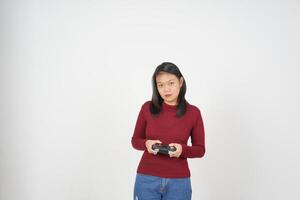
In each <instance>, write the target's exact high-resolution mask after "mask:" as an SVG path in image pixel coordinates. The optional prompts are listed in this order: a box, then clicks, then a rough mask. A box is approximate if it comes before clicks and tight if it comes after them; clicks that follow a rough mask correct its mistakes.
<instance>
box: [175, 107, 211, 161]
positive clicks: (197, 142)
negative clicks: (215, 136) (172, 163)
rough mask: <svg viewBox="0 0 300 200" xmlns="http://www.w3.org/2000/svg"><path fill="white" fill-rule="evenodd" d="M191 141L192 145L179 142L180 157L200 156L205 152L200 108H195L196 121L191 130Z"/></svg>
mask: <svg viewBox="0 0 300 200" xmlns="http://www.w3.org/2000/svg"><path fill="white" fill-rule="evenodd" d="M191 143H192V146H188V145H186V144H181V146H182V153H181V155H180V157H182V158H201V157H203V156H204V154H205V134H204V125H203V120H202V116H201V113H200V110H199V109H197V113H196V121H195V123H194V126H193V128H192V132H191Z"/></svg>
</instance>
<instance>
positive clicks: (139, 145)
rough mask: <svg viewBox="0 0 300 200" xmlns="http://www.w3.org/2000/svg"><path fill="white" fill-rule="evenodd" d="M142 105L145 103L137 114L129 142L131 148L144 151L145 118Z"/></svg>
mask: <svg viewBox="0 0 300 200" xmlns="http://www.w3.org/2000/svg"><path fill="white" fill-rule="evenodd" d="M144 107H145V104H144V105H143V106H142V107H141V109H140V112H139V114H138V117H137V120H136V124H135V128H134V132H133V136H132V138H131V144H132V146H133V148H135V149H137V150H141V151H144V150H146V144H145V142H146V135H145V129H146V123H147V122H146V119H145V117H144Z"/></svg>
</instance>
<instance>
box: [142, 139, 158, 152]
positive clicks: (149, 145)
mask: <svg viewBox="0 0 300 200" xmlns="http://www.w3.org/2000/svg"><path fill="white" fill-rule="evenodd" d="M156 143H162V142H161V141H160V140H147V141H146V142H145V144H146V148H147V150H148V152H149V153H151V154H154V155H156V154H157V152H158V150H155V151H154V150H153V149H152V145H153V144H156Z"/></svg>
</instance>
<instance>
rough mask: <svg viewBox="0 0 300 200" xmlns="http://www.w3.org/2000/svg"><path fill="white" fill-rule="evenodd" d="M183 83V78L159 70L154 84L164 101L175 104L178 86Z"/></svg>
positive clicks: (178, 90)
mask: <svg viewBox="0 0 300 200" xmlns="http://www.w3.org/2000/svg"><path fill="white" fill-rule="evenodd" d="M182 84H183V78H182V77H181V78H180V79H178V78H177V76H175V75H174V74H170V73H167V72H160V73H159V74H158V75H157V76H156V86H157V89H158V92H159V94H160V96H161V98H162V99H163V100H164V101H165V103H167V104H170V105H177V99H178V95H179V92H180V88H181V86H182Z"/></svg>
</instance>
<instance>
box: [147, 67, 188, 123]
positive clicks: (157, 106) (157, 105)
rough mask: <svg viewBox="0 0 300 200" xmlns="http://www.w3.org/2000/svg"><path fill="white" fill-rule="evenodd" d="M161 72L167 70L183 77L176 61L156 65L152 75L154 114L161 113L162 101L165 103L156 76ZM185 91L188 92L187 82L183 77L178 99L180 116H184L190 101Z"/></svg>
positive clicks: (151, 106)
mask: <svg viewBox="0 0 300 200" xmlns="http://www.w3.org/2000/svg"><path fill="white" fill-rule="evenodd" d="M160 72H167V73H170V74H174V75H175V76H176V77H177V78H178V79H180V78H181V77H182V78H183V76H182V74H181V72H180V70H179V68H178V67H177V66H176V65H175V64H174V63H171V62H163V63H162V64H160V65H158V66H157V67H156V69H155V71H154V73H153V76H152V90H153V94H152V100H151V102H150V112H151V114H152V115H154V116H158V115H159V113H160V112H161V107H162V103H163V99H162V97H161V96H160V94H159V92H158V89H157V84H156V76H157V75H158V74H159V73H160ZM185 93H186V83H185V80H184V78H183V84H182V86H181V88H180V91H179V95H178V99H177V111H176V115H177V116H178V117H181V116H183V115H184V114H185V112H186V105H187V103H188V102H187V101H186V99H185Z"/></svg>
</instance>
